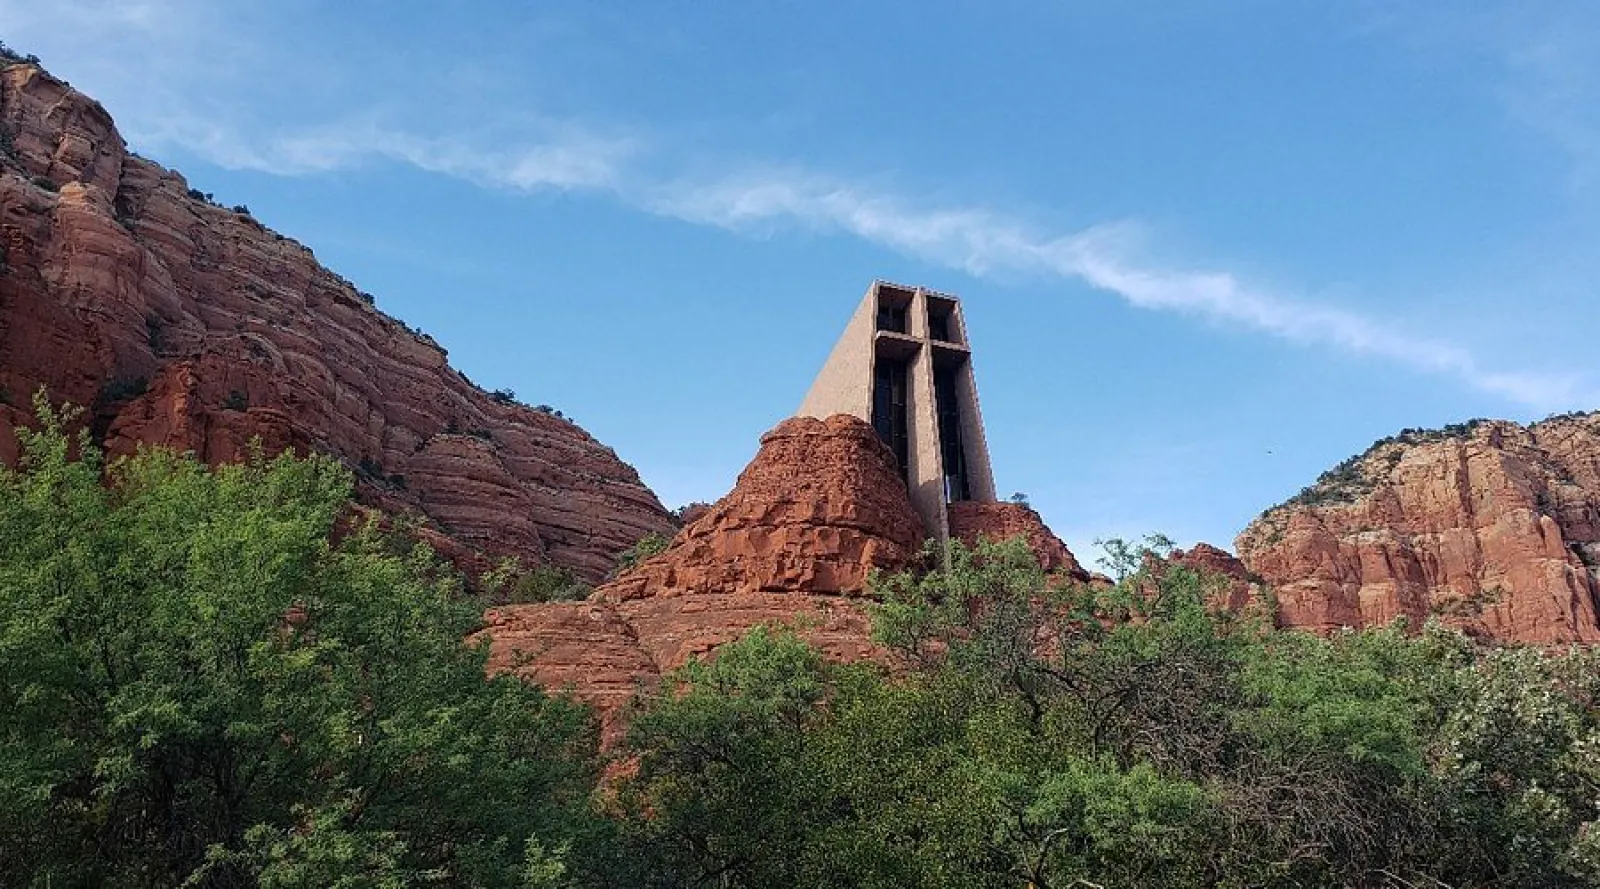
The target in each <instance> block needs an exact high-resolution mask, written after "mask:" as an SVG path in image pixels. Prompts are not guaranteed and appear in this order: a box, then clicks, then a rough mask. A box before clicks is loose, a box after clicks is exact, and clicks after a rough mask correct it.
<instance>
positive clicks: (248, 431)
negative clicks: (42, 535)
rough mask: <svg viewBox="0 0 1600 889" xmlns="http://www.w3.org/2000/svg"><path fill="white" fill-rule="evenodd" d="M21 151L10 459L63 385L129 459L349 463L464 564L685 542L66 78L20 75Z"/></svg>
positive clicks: (585, 444) (555, 558) (601, 450)
mask: <svg viewBox="0 0 1600 889" xmlns="http://www.w3.org/2000/svg"><path fill="white" fill-rule="evenodd" d="M0 134H3V135H0V249H3V252H0V459H4V460H8V461H9V460H14V459H15V457H16V449H17V446H16V437H15V435H14V433H13V430H14V428H15V427H16V426H17V425H19V424H24V423H27V422H29V421H30V417H31V410H30V407H29V396H30V395H31V393H33V392H34V391H36V390H37V389H38V388H39V387H40V386H45V387H47V388H48V390H49V393H50V396H51V397H52V399H54V400H57V401H60V400H67V401H72V402H74V403H77V404H80V405H85V406H88V407H90V409H91V410H92V415H93V421H94V424H95V430H96V432H97V433H98V434H100V435H101V436H103V438H104V441H105V442H106V445H107V447H108V448H109V449H110V450H111V451H112V452H113V453H125V452H128V451H131V450H133V449H134V448H135V447H136V446H137V445H138V444H140V443H149V444H159V445H168V446H172V447H176V448H180V449H188V450H192V451H194V452H195V453H196V454H197V455H198V456H200V457H201V458H203V459H205V460H208V461H213V462H216V461H228V460H234V459H237V458H238V457H239V456H240V455H241V453H242V452H243V451H244V450H245V449H246V448H247V447H248V443H249V441H250V439H251V438H252V437H259V438H260V439H261V440H262V442H263V443H264V444H265V445H266V447H267V448H268V449H269V450H279V449H282V448H284V447H295V448H297V449H301V450H315V451H321V452H325V453H328V454H332V455H334V456H337V457H339V458H340V459H342V460H343V461H344V462H346V463H347V464H348V465H349V466H350V467H351V468H352V469H355V470H356V471H357V474H358V477H359V478H360V480H361V484H360V496H361V498H362V499H363V500H364V501H365V502H367V503H369V504H372V505H374V506H377V507H380V508H382V509H384V510H386V511H389V512H393V513H407V512H413V513H419V514H420V515H421V516H422V517H425V518H426V519H428V520H431V521H430V523H431V525H432V526H433V528H434V529H435V530H436V531H437V532H438V534H437V535H436V536H435V537H434V539H435V540H436V541H438V542H439V543H440V544H441V545H442V547H443V548H444V549H446V550H447V551H451V550H454V552H453V553H452V554H453V555H456V556H458V557H468V558H471V557H473V556H474V555H475V554H478V553H480V552H481V553H483V554H487V555H490V556H501V555H516V556H520V557H522V558H523V559H524V560H525V561H527V562H529V563H539V562H548V563H553V564H555V565H560V566H564V567H568V568H571V569H573V570H575V571H577V572H578V573H579V574H581V575H583V576H585V577H587V578H589V579H598V578H600V577H601V576H603V575H604V574H605V572H606V571H607V570H608V569H609V568H610V567H611V566H612V565H613V564H614V563H615V560H616V556H617V554H618V553H619V552H620V551H622V550H623V549H625V548H627V547H628V546H630V545H632V544H633V543H634V542H636V541H637V540H638V539H639V538H640V537H641V536H643V535H644V534H646V533H648V532H651V531H657V532H665V531H668V530H670V529H671V528H672V521H671V519H670V518H669V516H668V515H667V513H666V511H665V510H664V509H663V508H662V506H661V504H660V502H659V501H658V500H657V499H656V497H655V495H654V494H652V493H651V492H650V491H649V490H648V489H647V488H646V487H645V486H644V485H643V484H642V483H641V482H640V480H639V477H638V474H637V473H636V472H635V471H634V470H633V469H632V468H631V467H629V466H628V465H627V464H625V463H623V462H622V461H621V460H619V459H618V458H617V456H616V454H615V453H614V452H613V451H612V450H611V449H610V448H607V447H605V446H604V445H602V444H600V443H599V442H597V441H595V440H594V439H593V438H591V437H590V436H589V435H588V434H587V433H585V432H584V431H583V430H582V429H580V428H578V427H577V426H575V425H573V424H572V423H570V422H567V421H565V420H562V419H560V418H558V417H555V416H551V415H548V414H545V413H541V412H538V411H534V410H532V409H529V408H526V407H522V406H520V405H515V404H502V403H499V402H497V401H495V400H494V399H492V398H490V397H489V396H488V395H487V394H486V393H484V392H483V391H482V390H480V389H479V388H477V387H476V386H474V385H473V384H472V383H471V382H469V381H468V380H467V379H466V378H465V377H463V376H462V375H461V374H460V373H459V372H457V371H456V370H454V369H452V368H451V367H450V365H449V364H448V363H447V362H446V360H445V352H444V350H443V349H441V348H440V347H439V346H438V345H437V344H436V343H435V342H434V341H433V340H431V339H430V338H428V337H427V336H425V335H423V334H421V333H420V332H414V331H411V330H409V329H408V328H407V327H406V326H405V325H404V324H402V323H400V322H399V321H396V320H395V319H393V318H390V317H388V316H387V315H384V314H383V313H382V312H379V311H378V310H376V309H375V308H373V306H372V304H371V297H369V296H366V295H365V294H363V293H361V292H360V291H358V290H356V288H355V287H353V286H352V285H351V284H350V283H349V282H348V281H345V280H344V279H343V278H340V277H339V276H338V275H336V274H334V273H332V272H330V271H328V270H327V269H325V268H323V267H322V266H321V265H319V264H318V263H317V261H316V259H315V258H314V257H313V256H312V254H311V251H310V250H308V249H307V248H305V247H303V246H301V245H300V244H298V243H296V242H294V241H292V240H289V239H287V238H284V237H283V236H281V235H279V234H276V233H275V232H272V231H270V230H268V229H266V228H264V227H262V226H261V224H260V223H258V222H256V221H255V220H254V219H252V218H250V216H249V215H248V214H246V213H242V212H234V211H231V210H227V209H224V208H222V207H217V206H213V205H212V204H211V203H209V202H208V201H206V200H204V199H202V198H198V197H194V196H191V193H190V191H189V188H188V185H187V183H185V181H184V180H183V178H182V177H181V176H179V175H178V174H176V173H174V172H172V171H170V170H166V169H164V168H162V167H160V166H158V165H156V164H154V163H151V162H150V161H147V160H145V159H143V158H140V157H137V156H135V155H132V154H130V153H129V152H128V151H127V149H126V147H125V145H124V143H123V140H122V137H121V136H120V135H118V133H117V130H116V128H115V126H114V125H113V123H112V120H111V117H110V115H108V114H107V113H106V111H105V109H103V108H101V107H100V105H99V104H98V103H96V102H95V101H93V100H92V99H90V98H88V97H86V96H84V95H82V94H81V93H79V92H77V91H76V90H74V89H72V88H71V87H70V86H68V85H67V84H65V83H63V82H61V81H60V80H57V79H55V78H54V77H52V76H50V75H49V74H48V73H46V72H45V71H43V70H41V69H39V68H38V67H36V66H33V65H26V64H10V65H8V66H6V67H5V68H4V70H3V71H0Z"/></svg>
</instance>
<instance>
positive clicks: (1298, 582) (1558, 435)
mask: <svg viewBox="0 0 1600 889" xmlns="http://www.w3.org/2000/svg"><path fill="white" fill-rule="evenodd" d="M1237 548H1238V552H1239V555H1240V557H1241V559H1242V561H1243V563H1244V564H1245V565H1246V566H1247V567H1248V568H1249V570H1250V571H1252V572H1254V573H1255V574H1257V575H1259V576H1260V577H1261V578H1263V579H1264V580H1265V581H1266V582H1267V583H1269V584H1270V585H1271V586H1272V588H1273V590H1274V593H1275V595H1276V597H1277V601H1278V608H1279V623H1280V624H1282V625H1284V626H1293V627H1306V628H1310V629H1315V630H1327V629H1332V628H1336V627H1341V626H1352V627H1360V626H1373V625H1379V624H1386V623H1388V622H1390V621H1392V620H1394V619H1395V618H1397V617H1405V618H1406V619H1407V620H1408V621H1410V622H1411V623H1412V625H1413V626H1418V625H1420V624H1421V623H1422V622H1423V621H1424V620H1426V619H1428V618H1430V617H1436V618H1439V619H1441V620H1443V621H1445V622H1447V623H1449V624H1452V625H1455V626H1458V627H1461V628H1462V629H1464V630H1465V631H1467V632H1469V633H1472V634H1475V635H1477V636H1480V637H1483V638H1487V639H1493V640H1498V641H1503V642H1521V643H1534V644H1550V643H1562V642H1594V641H1600V623H1597V620H1596V598H1597V594H1600V414H1588V415H1568V416H1563V417H1556V418H1552V419H1549V420H1546V421H1544V422H1542V423H1535V424H1533V425H1532V426H1528V427H1522V426H1519V425H1517V424H1515V423H1509V422H1503V421H1475V422H1473V423H1468V424H1463V425H1461V426H1457V427H1450V428H1447V429H1446V430H1443V431H1440V432H1421V431H1415V430H1411V431H1407V432H1405V433H1402V434H1401V435H1400V436H1398V437H1396V438H1393V439H1386V440H1384V441H1382V442H1379V443H1378V444H1376V445H1374V446H1373V447H1372V448H1371V449H1370V450H1368V451H1367V452H1366V453H1365V454H1362V455H1361V456H1359V457H1355V458H1352V459H1351V460H1349V461H1346V463H1344V464H1341V465H1340V466H1339V467H1337V468H1336V469H1334V470H1332V471H1330V472H1328V473H1326V474H1324V475H1323V477H1322V478H1321V479H1320V480H1319V481H1318V482H1317V484H1315V485H1313V486H1312V487H1310V488H1307V489H1306V490H1305V491H1303V492H1302V493H1301V494H1300V495H1299V496H1298V497H1296V498H1294V499H1293V500H1291V501H1289V502H1288V503H1285V504H1283V505H1281V506H1278V507H1275V508H1273V509H1271V510H1269V511H1267V512H1266V513H1265V514H1263V515H1262V516H1261V517H1260V518H1258V519H1257V520H1256V521H1255V522H1253V523H1252V524H1251V525H1250V527H1249V528H1247V529H1245V531H1244V533H1243V534H1241V535H1240V536H1239V539H1238V541H1237Z"/></svg>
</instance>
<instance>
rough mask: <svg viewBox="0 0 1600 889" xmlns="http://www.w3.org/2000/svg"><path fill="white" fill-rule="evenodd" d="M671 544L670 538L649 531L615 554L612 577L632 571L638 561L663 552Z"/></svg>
mask: <svg viewBox="0 0 1600 889" xmlns="http://www.w3.org/2000/svg"><path fill="white" fill-rule="evenodd" d="M671 544H672V538H671V537H668V536H667V535H665V534H662V533H661V532H659V531H651V532H650V533H649V534H646V535H644V536H643V537H641V538H639V542H638V543H635V544H634V545H633V546H630V547H628V548H627V549H625V550H623V551H622V555H620V556H617V567H615V568H613V569H612V570H611V576H612V577H619V576H621V575H623V574H626V573H628V572H629V571H632V570H633V569H634V568H635V567H637V566H638V564H639V563H640V562H643V561H644V560H645V559H648V558H650V557H651V556H654V555H657V554H659V553H661V552H664V551H665V550H666V548H667V547H668V546H670V545H671Z"/></svg>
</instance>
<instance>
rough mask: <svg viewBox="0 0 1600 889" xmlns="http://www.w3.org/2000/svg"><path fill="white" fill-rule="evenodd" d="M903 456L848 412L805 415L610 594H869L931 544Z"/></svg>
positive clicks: (775, 433)
mask: <svg viewBox="0 0 1600 889" xmlns="http://www.w3.org/2000/svg"><path fill="white" fill-rule="evenodd" d="M923 534H924V532H923V528H922V521H921V519H919V518H918V517H917V513H916V511H915V510H913V509H912V507H911V499H910V497H909V496H908V495H907V494H906V488H905V484H904V483H903V482H902V481H901V480H900V473H899V471H898V470H897V469H896V467H895V461H894V455H893V454H891V453H890V452H889V449H888V448H886V447H884V445H883V443H882V442H880V441H879V440H878V435H877V433H876V432H874V431H873V430H872V427H871V426H868V425H867V424H866V423H863V422H862V421H861V420H858V419H856V418H855V417H848V416H844V415H839V416H834V417H829V418H828V419H827V420H817V419H813V418H809V417H796V418H793V419H790V420H785V421H783V422H782V423H780V424H778V426H777V427H776V428H774V429H773V430H772V431H771V432H768V433H767V434H766V435H763V436H762V437H761V450H760V451H759V452H758V453H757V454H756V457H755V459H754V460H753V461H751V463H750V465H749V466H747V467H746V468H745V470H744V472H742V473H740V474H739V480H738V482H737V483H736V484H735V485H734V488H733V491H732V492H730V493H729V494H728V496H726V497H724V498H722V499H721V500H719V501H717V503H716V504H715V505H713V506H712V507H710V509H708V510H707V511H706V512H705V514H703V515H702V516H700V518H698V519H696V520H695V521H694V522H691V523H690V524H689V525H688V526H687V527H685V528H684V529H683V530H682V531H679V532H678V535H677V537H675V538H673V540H672V544H671V545H670V546H669V547H667V549H666V551H665V552H662V553H660V554H659V555H657V556H655V557H654V558H651V559H647V560H646V561H644V562H643V563H642V564H640V565H639V566H638V567H637V568H635V569H634V570H632V571H630V572H628V574H627V575H625V576H624V577H622V578H620V579H618V580H617V581H615V582H613V583H610V584H607V585H606V586H604V587H601V588H600V590H599V591H598V592H599V595H601V596H602V597H604V598H607V599H614V600H624V599H641V598H646V597H650V596H682V595H690V594H696V593H757V592H782V593H810V594H820V595H838V594H841V593H859V592H861V591H862V590H863V589H864V588H865V587H866V581H867V575H868V574H869V573H870V572H871V571H872V570H873V569H874V568H883V569H888V570H896V569H899V568H903V567H905V566H906V565H908V564H909V563H910V561H911V558H912V557H913V556H914V555H916V553H917V551H918V549H919V548H920V547H921V545H922V540H923Z"/></svg>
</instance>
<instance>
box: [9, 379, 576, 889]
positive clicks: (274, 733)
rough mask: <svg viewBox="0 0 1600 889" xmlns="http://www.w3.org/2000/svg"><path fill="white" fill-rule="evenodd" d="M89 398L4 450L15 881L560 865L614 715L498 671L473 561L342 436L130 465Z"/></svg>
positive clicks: (500, 870)
mask: <svg viewBox="0 0 1600 889" xmlns="http://www.w3.org/2000/svg"><path fill="white" fill-rule="evenodd" d="M72 419H73V417H72V415H71V414H68V415H67V416H65V417H63V416H60V415H57V414H53V413H51V412H50V411H49V410H48V408H44V409H42V412H41V420H42V425H41V429H40V431H36V432H30V431H28V430H26V429H22V430H19V435H20V437H21V439H22V442H23V447H24V457H23V461H22V466H21V468H20V470H18V471H11V470H6V469H3V468H0V603H3V611H0V701H3V702H4V704H3V706H0V800H3V802H0V885H5V886H122V887H143V886H150V887H155V886H179V885H182V886H200V887H233V886H263V887H265V886H278V887H289V886H336V885H337V886H352V887H353V886H374V887H376V886H400V885H415V884H428V885H450V886H467V885H471V886H522V885H548V884H540V883H537V882H528V881H526V880H525V878H527V877H528V874H529V873H535V874H543V875H545V876H546V877H548V876H550V875H551V874H552V872H555V871H559V870H560V867H559V860H558V857H559V855H560V854H562V850H564V849H566V850H571V849H576V848H578V847H580V846H581V845H582V842H583V838H584V836H585V832H586V831H587V830H589V828H590V826H592V825H593V824H595V823H596V817H595V816H594V815H593V814H592V813H591V810H590V807H589V797H590V794H591V792H592V790H593V787H594V780H595V775H596V770H595V759H594V736H593V732H592V728H591V723H590V720H589V718H588V715H587V714H586V713H585V712H584V710H583V709H582V708H581V707H579V706H577V705H575V704H573V703H570V702H568V701H566V700H564V699H559V698H551V697H547V696H546V695H545V694H543V693H542V692H540V691H539V690H538V689H536V688H533V687H531V686H528V685H524V684H522V683H520V682H518V681H516V680H514V679H511V678H501V679H490V680H486V679H485V677H484V672H483V665H484V658H485V655H484V653H483V652H482V651H481V650H477V649H471V648H468V647H467V646H465V645H463V644H462V638H463V636H465V635H466V634H467V633H468V632H470V631H471V630H473V629H475V628H476V626H477V624H478V620H479V614H478V609H477V608H475V607H473V606H471V605H469V604H468V603H467V602H466V601H465V600H464V599H463V597H462V596H461V595H460V592H461V591H460V587H459V583H458V581H457V580H456V579H455V578H456V575H455V573H454V572H453V571H450V570H447V569H445V568H444V567H443V566H442V564H441V563H440V562H439V561H438V560H437V559H436V558H435V557H434V556H433V554H432V553H431V552H428V551H426V550H423V549H416V550H409V549H397V548H396V545H395V543H394V542H393V541H392V540H389V539H387V538H385V537H384V536H382V535H381V534H380V533H379V532H378V531H377V530H376V528H375V526H373V525H361V526H358V527H348V526H347V525H348V524H349V522H348V520H347V519H341V517H344V516H348V515H349V514H350V513H349V512H348V509H349V498H350V494H351V484H352V479H351V477H350V476H349V474H348V472H346V471H345V470H344V469H342V468H340V467H339V466H338V464H336V463H335V462H334V461H332V460H331V459H328V458H324V457H315V458H312V459H308V460H299V459H294V458H292V457H289V456H284V457H278V458H275V459H267V458H265V457H263V456H259V455H258V456H256V457H255V458H253V459H251V460H249V461H247V462H245V463H243V464H238V465H230V466H223V467H219V468H218V469H216V470H215V471H208V470H207V469H206V468H205V467H204V466H202V465H200V464H199V463H197V462H196V461H194V460H192V459H189V458H185V457H178V456H175V455H173V454H171V453H169V452H165V451H160V450H151V451H146V452H142V453H140V454H139V455H137V456H135V457H132V458H130V459H126V460H122V461H118V462H116V463H114V464H113V465H111V466H109V467H105V466H102V463H101V460H100V457H99V455H98V453H97V452H96V450H95V449H94V447H93V446H92V445H91V444H90V442H89V440H88V438H87V436H82V437H77V438H73V437H71V436H69V435H68V433H67V432H66V425H67V423H68V422H69V421H71V420H72ZM541 879H542V877H541Z"/></svg>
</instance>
